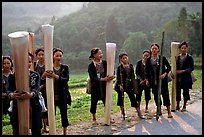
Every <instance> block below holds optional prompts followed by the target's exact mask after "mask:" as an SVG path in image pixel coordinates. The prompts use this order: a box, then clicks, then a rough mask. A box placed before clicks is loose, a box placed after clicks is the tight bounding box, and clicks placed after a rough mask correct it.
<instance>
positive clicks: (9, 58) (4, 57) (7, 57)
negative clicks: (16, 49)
mask: <svg viewBox="0 0 204 137" xmlns="http://www.w3.org/2000/svg"><path fill="white" fill-rule="evenodd" d="M5 59H8V60H9V61H10V62H11V70H13V62H12V59H11V57H10V56H2V64H3V63H4V60H5Z"/></svg>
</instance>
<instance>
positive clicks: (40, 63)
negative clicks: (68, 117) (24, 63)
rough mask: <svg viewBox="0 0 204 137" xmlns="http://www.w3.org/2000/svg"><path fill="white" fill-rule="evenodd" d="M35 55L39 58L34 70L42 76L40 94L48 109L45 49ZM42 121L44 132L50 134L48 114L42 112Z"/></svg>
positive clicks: (39, 50) (36, 51)
mask: <svg viewBox="0 0 204 137" xmlns="http://www.w3.org/2000/svg"><path fill="white" fill-rule="evenodd" d="M35 55H36V57H37V61H36V63H35V65H34V69H35V71H36V72H38V73H39V74H40V93H41V94H42V96H43V98H44V101H45V106H46V107H47V95H46V83H45V82H46V81H45V79H44V78H43V77H42V75H43V73H44V72H45V59H44V49H43V48H37V49H36V50H35ZM42 119H43V132H45V133H49V129H48V127H47V126H48V112H47V111H46V112H42Z"/></svg>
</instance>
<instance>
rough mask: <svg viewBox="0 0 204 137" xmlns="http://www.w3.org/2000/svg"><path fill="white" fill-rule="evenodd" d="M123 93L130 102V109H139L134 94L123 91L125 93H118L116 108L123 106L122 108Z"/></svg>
mask: <svg viewBox="0 0 204 137" xmlns="http://www.w3.org/2000/svg"><path fill="white" fill-rule="evenodd" d="M124 93H127V95H128V97H129V99H130V102H131V107H135V108H137V107H139V105H138V103H137V101H136V97H135V95H134V92H133V91H129V90H127V91H125V92H122V91H118V101H117V105H118V106H123V107H124V99H123V97H122V96H123V95H124Z"/></svg>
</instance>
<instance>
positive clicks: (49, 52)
mask: <svg viewBox="0 0 204 137" xmlns="http://www.w3.org/2000/svg"><path fill="white" fill-rule="evenodd" d="M53 30H54V26H51V25H49V24H46V25H42V33H43V40H44V52H45V70H52V71H53ZM46 95H47V105H48V121H49V134H50V135H55V134H56V124H55V123H56V122H55V107H54V79H53V78H46Z"/></svg>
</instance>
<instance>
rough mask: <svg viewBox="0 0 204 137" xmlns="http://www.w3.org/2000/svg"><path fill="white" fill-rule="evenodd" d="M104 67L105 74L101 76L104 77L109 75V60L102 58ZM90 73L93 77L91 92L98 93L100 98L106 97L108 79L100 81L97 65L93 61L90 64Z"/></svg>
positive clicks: (91, 77)
mask: <svg viewBox="0 0 204 137" xmlns="http://www.w3.org/2000/svg"><path fill="white" fill-rule="evenodd" d="M102 63H103V67H104V74H103V76H101V77H102V78H104V77H106V75H107V62H106V61H105V60H102ZM88 73H89V77H90V79H91V94H98V96H97V97H98V98H99V99H101V98H105V97H106V81H100V79H99V78H98V77H97V72H96V67H95V65H94V63H93V61H92V62H91V63H90V64H89V66H88Z"/></svg>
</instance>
